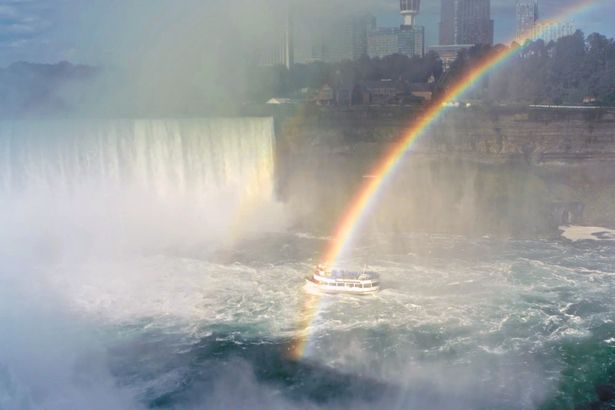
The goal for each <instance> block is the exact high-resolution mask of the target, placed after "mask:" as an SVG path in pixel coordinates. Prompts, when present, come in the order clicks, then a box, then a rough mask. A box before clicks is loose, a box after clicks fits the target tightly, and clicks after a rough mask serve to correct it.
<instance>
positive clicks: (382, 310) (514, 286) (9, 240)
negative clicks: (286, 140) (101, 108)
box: [0, 119, 615, 410]
mask: <svg viewBox="0 0 615 410" xmlns="http://www.w3.org/2000/svg"><path fill="white" fill-rule="evenodd" d="M273 144H274V138H273V123H272V120H271V119H228V120H226V119H215V120H116V121H108V120H91V121H85V120H79V121H45V122H5V123H0V409H11V410H12V409H28V410H29V409H45V410H66V409H68V410H72V409H79V410H80V409H85V408H87V409H105V410H106V409H121V410H124V409H126V410H133V409H141V408H162V409H203V408H205V409H255V408H256V409H258V408H263V409H265V408H266V409H271V408H281V409H297V410H300V409H346V408H355V409H364V410H367V409H371V408H386V409H423V408H434V409H445V410H446V409H455V410H459V409H467V410H475V409H485V410H486V409H504V410H509V409H510V410H512V409H519V408H524V409H541V408H544V409H554V410H555V409H558V410H559V409H562V408H570V409H572V408H574V406H575V405H576V404H581V403H584V402H587V401H589V400H591V399H592V397H593V396H592V394H593V389H594V386H595V384H597V383H601V382H604V381H605V380H607V379H608V376H609V374H610V373H612V370H613V369H615V355H614V354H613V346H615V339H614V338H613V334H615V327H614V325H613V323H614V320H613V318H614V317H615V312H614V310H613V304H612V303H611V302H610V301H611V296H612V294H613V290H614V289H615V280H614V276H613V274H612V272H613V266H615V257H614V256H613V255H614V253H613V246H612V244H610V243H606V242H605V243H602V242H600V243H596V244H577V245H571V244H569V243H565V242H561V241H557V240H553V241H551V240H532V241H529V240H528V241H508V240H507V241H501V240H493V239H489V238H487V237H485V238H482V239H471V238H466V237H459V236H452V235H444V234H441V235H434V234H433V233H427V234H416V233H411V232H407V231H406V230H404V229H399V230H398V232H388V233H387V232H384V231H382V232H371V233H369V232H368V233H367V234H366V235H364V237H362V239H361V240H360V241H358V242H357V245H356V246H355V249H353V252H352V254H353V255H354V260H349V261H342V262H348V263H349V264H359V265H363V262H365V263H368V264H369V265H370V267H372V268H373V269H374V270H377V271H379V272H381V276H382V279H383V281H382V282H383V290H382V292H381V293H379V294H377V295H374V296H373V297H371V298H363V299H357V298H353V297H349V298H344V297H340V298H323V299H321V301H320V303H319V304H318V315H317V317H316V319H315V320H314V321H313V322H312V323H311V324H310V326H309V328H308V329H300V330H302V331H303V330H305V332H306V333H307V334H308V335H309V343H308V345H307V349H306V355H305V357H303V358H302V359H301V360H298V361H296V360H294V359H290V358H289V349H290V348H291V346H292V343H293V341H294V336H295V335H296V330H297V328H296V324H297V322H301V320H302V318H301V316H300V315H301V313H300V312H301V307H302V306H304V305H305V303H306V295H305V294H304V292H303V289H302V284H303V280H304V276H305V274H306V273H307V272H309V271H310V270H311V269H312V267H313V266H312V265H313V263H314V262H315V261H317V260H318V258H319V257H320V256H321V251H322V248H323V245H325V244H326V239H327V238H326V237H322V236H321V235H319V232H315V231H312V230H310V225H309V223H306V224H303V226H304V227H305V229H306V230H307V232H302V233H293V232H287V231H285V230H282V229H281V228H282V227H284V218H282V217H281V216H283V215H284V213H285V212H286V211H287V206H282V205H280V204H279V203H277V201H276V199H275V195H274V172H273V169H274V162H273V158H274V155H273V150H274V146H273ZM316 159H318V160H322V161H330V162H331V163H332V164H334V165H336V166H337V165H339V164H340V162H339V161H335V157H327V156H326V155H325V154H322V155H318V156H317V157H316ZM310 160H314V157H312V158H307V159H306V162H308V163H310V164H312V163H311V161H310ZM342 165H343V163H342ZM410 165H411V164H410ZM293 166H295V167H297V166H298V165H297V164H293ZM314 170H319V172H321V174H320V176H322V177H321V178H319V180H318V181H319V183H318V184H314V185H308V184H301V183H300V182H301V180H297V183H294V184H293V188H296V190H304V191H305V192H304V195H302V196H300V200H302V202H305V203H306V204H308V205H309V202H308V201H307V200H303V198H307V199H309V198H310V197H312V196H313V197H315V198H322V199H320V200H315V201H314V202H316V206H315V207H314V212H315V213H319V212H323V211H322V209H323V208H325V207H326V206H327V200H332V198H334V195H335V193H336V191H338V190H339V189H342V188H343V185H344V184H343V182H340V181H344V180H345V179H344V178H342V177H344V176H347V175H353V173H355V174H356V169H355V168H353V167H349V168H347V169H345V168H340V169H336V168H335V167H329V168H324V167H318V166H313V164H312V165H310V167H309V168H308V169H307V170H306V171H305V176H306V177H307V178H308V179H309V178H310V177H311V178H316V177H315V176H314V175H315V174H314V173H311V172H315V171H314ZM394 188H395V187H394ZM318 189H324V190H325V194H323V193H322V192H320V193H319V192H318V191H317V190H318ZM464 189H466V188H463V189H462V188H460V190H462V191H463V190H464ZM485 189H486V188H485ZM397 191H400V192H401V191H402V187H400V188H399V189H398V190H395V189H392V190H391V193H390V197H391V198H392V199H391V201H393V200H394V199H397V200H399V199H400V198H403V195H402V194H401V193H399V192H397ZM319 194H320V195H319ZM295 195H297V194H295ZM291 196H292V195H291ZM462 197H463V196H462ZM294 200H295V201H297V199H296V198H294ZM399 203H401V204H404V202H403V201H400V202H399ZM306 207H308V208H309V206H307V205H306ZM404 209H405V211H404ZM451 209H452V210H451V212H454V208H451ZM398 211H399V212H400V214H402V212H405V214H403V215H408V214H411V211H408V208H407V207H405V208H403V209H402V207H401V206H400V207H399V209H398ZM250 225H251V226H250ZM402 226H403V225H402ZM255 234H256V236H254V235H255ZM307 302H309V299H308V300H307Z"/></svg>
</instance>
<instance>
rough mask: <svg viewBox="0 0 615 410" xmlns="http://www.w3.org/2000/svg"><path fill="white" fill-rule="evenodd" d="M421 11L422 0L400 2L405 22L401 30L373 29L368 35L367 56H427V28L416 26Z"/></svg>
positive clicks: (400, 0)
mask: <svg viewBox="0 0 615 410" xmlns="http://www.w3.org/2000/svg"><path fill="white" fill-rule="evenodd" d="M420 9H421V0H399V12H400V14H401V16H402V17H403V22H402V24H401V25H400V27H399V28H397V27H395V28H393V27H381V28H373V29H372V30H370V31H369V33H368V35H367V54H368V55H369V56H370V57H384V56H388V55H391V54H404V55H407V56H408V57H413V56H421V57H422V56H423V55H425V27H423V26H419V25H417V24H415V22H414V19H415V17H416V16H417V15H418V14H419V12H420Z"/></svg>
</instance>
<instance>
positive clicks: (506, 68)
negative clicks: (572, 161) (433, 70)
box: [442, 31, 615, 105]
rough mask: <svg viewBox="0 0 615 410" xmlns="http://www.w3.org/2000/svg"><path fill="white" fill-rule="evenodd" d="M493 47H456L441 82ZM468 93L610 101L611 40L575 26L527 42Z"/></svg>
mask: <svg viewBox="0 0 615 410" xmlns="http://www.w3.org/2000/svg"><path fill="white" fill-rule="evenodd" d="M496 47H502V46H496ZM513 47H514V45H513ZM493 51H494V49H493V48H491V47H489V46H477V47H473V48H471V49H469V50H464V51H462V52H460V53H459V56H458V57H457V60H456V61H454V62H453V63H452V64H451V68H450V71H449V73H448V74H447V76H446V81H445V82H443V84H442V87H443V88H446V87H450V85H451V84H453V83H454V82H455V81H456V79H457V78H459V77H460V76H461V75H463V73H465V72H467V70H469V69H471V68H472V67H474V66H475V65H476V64H479V63H480V61H481V60H482V59H483V58H485V57H486V56H488V55H489V53H491V52H493ZM472 97H473V98H476V99H480V100H483V101H495V102H499V103H505V104H581V103H583V100H584V98H585V97H593V98H595V101H592V103H593V104H599V105H614V104H615V41H614V40H613V39H608V38H607V37H605V36H603V35H601V34H598V33H594V34H591V35H589V36H588V37H587V38H586V37H585V36H584V34H583V33H582V32H581V31H577V32H576V33H575V34H573V35H571V36H567V37H562V38H560V39H559V40H557V42H550V43H549V44H545V43H544V41H542V40H537V41H534V42H529V43H526V44H525V45H524V47H519V50H518V51H517V53H516V54H515V55H513V56H512V57H511V58H510V59H509V61H508V62H507V63H506V64H505V65H503V66H502V67H501V68H499V69H498V70H497V71H495V72H494V73H493V74H492V75H490V76H489V78H488V80H486V81H485V82H483V83H482V84H481V85H480V86H479V87H478V88H477V89H476V90H474V94H473V95H472Z"/></svg>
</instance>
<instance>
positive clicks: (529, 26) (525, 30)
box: [516, 0, 538, 41]
mask: <svg viewBox="0 0 615 410" xmlns="http://www.w3.org/2000/svg"><path fill="white" fill-rule="evenodd" d="M516 16H517V40H518V41H524V40H526V39H528V38H530V37H531V35H532V32H533V30H534V26H535V25H536V22H537V21H538V0H517V5H516Z"/></svg>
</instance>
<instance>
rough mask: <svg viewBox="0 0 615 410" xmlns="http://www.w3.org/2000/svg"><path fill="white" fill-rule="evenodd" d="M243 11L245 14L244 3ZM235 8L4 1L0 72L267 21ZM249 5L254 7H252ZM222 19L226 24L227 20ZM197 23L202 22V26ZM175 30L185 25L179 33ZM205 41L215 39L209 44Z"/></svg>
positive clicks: (389, 14) (374, 7) (602, 18)
mask: <svg viewBox="0 0 615 410" xmlns="http://www.w3.org/2000/svg"><path fill="white" fill-rule="evenodd" d="M267 1H270V2H271V1H275V0H267ZM576 2H577V1H571V0H541V1H540V13H541V18H544V19H548V18H549V17H550V16H552V15H555V14H556V13H557V12H558V11H560V10H561V9H563V8H566V7H569V6H570V5H572V4H575V3H576ZM258 3H259V4H260V2H258ZM299 3H300V6H301V7H302V8H303V9H305V10H307V11H305V12H303V11H302V13H303V14H309V13H320V12H321V10H323V9H324V10H326V13H329V14H334V15H335V14H336V13H343V12H345V10H346V8H345V7H344V6H347V5H348V4H349V3H348V1H346V0H332V1H327V2H324V1H323V2H316V3H314V2H301V1H300V2H299ZM515 3H516V2H515V1H514V0H492V4H491V7H492V10H491V15H492V18H493V19H494V21H495V42H496V43H498V42H508V41H509V40H511V39H512V38H513V37H514V36H515V33H516V21H515V20H516V19H515ZM250 4H254V3H250ZM352 4H353V8H354V9H356V10H359V11H361V12H369V13H371V14H373V15H374V16H375V17H377V19H378V22H379V26H384V27H396V26H397V27H398V26H399V24H400V14H399V7H400V2H399V1H398V0H357V1H356V2H353V3H352ZM243 6H244V8H245V6H246V5H245V4H243ZM231 7H234V5H231V4H226V2H223V1H222V0H212V1H211V3H208V4H207V5H203V4H202V2H198V1H195V0H188V1H186V2H182V3H181V4H177V3H174V4H170V2H165V1H163V0H155V1H152V2H148V6H143V3H142V2H139V1H136V0H126V1H124V2H121V3H120V2H117V1H102V0H92V1H90V2H88V4H87V6H85V5H83V3H82V2H79V1H78V0H28V1H23V0H5V1H4V2H3V3H2V4H1V5H0V66H6V65H8V64H10V63H12V62H15V61H32V62H43V63H52V62H57V61H62V60H68V61H73V62H77V63H86V64H109V63H113V62H115V61H117V60H121V57H118V54H119V55H121V56H123V55H125V54H128V53H130V51H131V50H134V49H135V48H136V49H140V48H143V47H146V46H148V47H156V46H157V45H156V44H155V43H154V41H159V40H157V39H158V35H147V33H150V32H151V33H158V32H160V30H158V29H157V27H156V26H155V25H152V22H157V24H160V25H162V26H163V29H164V30H166V31H169V30H172V31H179V30H180V29H181V30H184V29H185V30H187V28H186V27H188V26H187V24H186V21H187V20H191V19H194V21H195V24H197V25H200V27H199V28H198V30H197V29H194V30H192V31H196V34H192V33H189V34H188V36H190V35H192V36H201V37H208V36H211V35H212V34H211V33H212V32H214V31H217V32H224V30H226V28H225V27H224V24H231V25H232V27H239V28H238V29H239V30H245V31H246V32H247V31H249V30H252V29H253V27H252V26H251V25H250V24H251V23H257V22H260V21H261V20H262V18H263V16H265V18H266V17H267V16H266V15H265V13H264V11H261V14H259V13H258V12H257V13H252V12H250V13H248V12H245V13H244V14H250V15H249V16H246V19H247V24H246V23H244V21H243V20H242V19H243V15H242V14H241V11H240V13H239V17H238V18H239V20H236V19H235V18H231V19H230V20H229V19H228V16H229V14H230V13H229V12H228V10H227V9H229V8H231ZM251 7H254V6H250V7H248V9H250V8H251ZM257 11H258V10H257ZM611 13H615V4H614V3H610V2H605V1H603V2H602V3H600V7H597V8H596V9H595V10H593V11H590V12H588V13H586V14H584V15H580V16H575V26H576V27H578V28H579V29H581V30H583V31H584V32H585V33H587V34H589V33H592V32H600V33H603V34H605V35H607V36H609V37H613V36H615V27H613V26H612V25H610V24H609V21H608V18H607V17H608V16H609V15H612V14H611ZM253 16H256V17H253ZM224 18H226V19H227V20H228V21H224ZM250 18H253V20H250ZM259 19H261V20H259ZM210 20H211V21H210ZM199 21H200V24H199V23H197V22H199ZM439 21H440V1H439V0H431V1H428V0H424V1H423V2H422V4H421V13H420V14H419V15H418V16H417V17H416V24H417V25H421V26H424V27H425V36H426V45H434V44H437V43H438V23H439ZM174 24H175V25H179V26H180V27H174V26H173V25H174ZM265 24H266V23H265ZM243 26H247V27H243ZM142 33H146V34H145V35H142ZM242 36H243V37H246V36H248V37H249V35H246V34H241V33H240V35H238V36H237V37H242ZM136 38H146V39H147V41H146V43H143V42H140V43H135V41H136V40H134V39H136ZM206 40H207V41H212V40H211V39H209V38H206ZM192 41H193V38H188V39H185V40H183V42H184V43H186V44H187V43H190V42H192ZM147 43H149V45H148V44H147Z"/></svg>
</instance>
